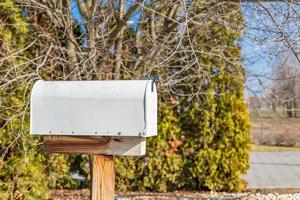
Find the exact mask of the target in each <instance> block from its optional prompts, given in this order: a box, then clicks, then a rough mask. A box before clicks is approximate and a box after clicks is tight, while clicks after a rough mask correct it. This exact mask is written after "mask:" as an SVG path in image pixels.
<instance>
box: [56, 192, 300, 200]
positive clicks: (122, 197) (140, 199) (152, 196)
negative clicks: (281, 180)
mask: <svg viewBox="0 0 300 200" xmlns="http://www.w3.org/2000/svg"><path fill="white" fill-rule="evenodd" d="M197 199H203V200H277V199H278V200H300V193H294V192H291V193H276V192H272V193H264V192H245V193H225V192H218V193H217V192H172V193H148V192H128V193H121V194H118V197H117V200H197ZM50 200H89V190H87V189H85V190H73V191H72V190H55V191H53V192H52V194H51V198H50Z"/></svg>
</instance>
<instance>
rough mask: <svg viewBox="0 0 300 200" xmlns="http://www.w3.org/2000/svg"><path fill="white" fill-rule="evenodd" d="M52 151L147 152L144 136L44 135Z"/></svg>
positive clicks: (134, 153)
mask: <svg viewBox="0 0 300 200" xmlns="http://www.w3.org/2000/svg"><path fill="white" fill-rule="evenodd" d="M43 139H44V146H45V148H46V150H47V151H49V152H51V153H78V154H82V153H84V154H101V155H122V156H141V155H144V154H145V153H146V138H143V137H102V136H99V137H87V136H55V135H53V136H43Z"/></svg>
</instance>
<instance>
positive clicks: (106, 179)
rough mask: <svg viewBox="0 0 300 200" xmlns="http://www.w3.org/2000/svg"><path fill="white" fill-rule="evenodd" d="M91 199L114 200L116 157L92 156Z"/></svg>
mask: <svg viewBox="0 0 300 200" xmlns="http://www.w3.org/2000/svg"><path fill="white" fill-rule="evenodd" d="M90 157H91V180H92V186H91V199H92V200H113V199H114V195H115V162H114V156H104V155H91V156H90Z"/></svg>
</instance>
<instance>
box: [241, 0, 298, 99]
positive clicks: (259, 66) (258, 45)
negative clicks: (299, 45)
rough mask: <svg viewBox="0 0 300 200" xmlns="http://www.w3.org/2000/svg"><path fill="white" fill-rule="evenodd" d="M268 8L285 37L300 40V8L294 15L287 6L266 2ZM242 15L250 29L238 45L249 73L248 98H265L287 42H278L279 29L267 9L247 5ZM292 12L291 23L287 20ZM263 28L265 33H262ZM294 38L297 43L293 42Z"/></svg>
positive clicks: (243, 7) (285, 4)
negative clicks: (265, 10)
mask: <svg viewBox="0 0 300 200" xmlns="http://www.w3.org/2000/svg"><path fill="white" fill-rule="evenodd" d="M263 5H264V6H265V7H266V8H268V9H269V11H270V12H271V14H272V15H273V17H274V19H275V20H276V24H279V25H280V27H282V29H283V31H284V34H286V35H288V37H289V38H291V39H292V42H295V41H297V38H299V30H300V29H299V26H296V24H297V23H298V22H300V16H299V13H300V12H299V11H300V6H293V8H294V10H295V12H293V11H291V10H290V7H289V4H287V3H280V2H279V3H278V2H277V3H274V2H273V3H264V4H263ZM242 12H243V14H244V19H245V21H246V24H247V26H248V28H247V29H246V32H245V35H244V36H243V37H242V38H241V39H240V41H239V43H240V45H241V47H242V54H243V57H244V58H245V61H244V62H243V65H244V66H245V68H246V70H247V75H248V80H247V83H246V94H245V95H246V96H253V95H264V94H265V93H266V91H267V90H268V87H269V86H270V84H272V80H271V79H270V78H271V77H270V76H271V75H272V72H273V71H274V70H275V68H276V65H278V64H279V58H278V57H279V56H278V52H279V50H282V49H286V48H287V47H286V46H284V45H286V44H285V43H284V42H278V41H277V40H274V38H279V36H280V34H278V31H277V30H278V29H277V28H276V25H275V24H274V22H273V21H272V20H271V18H270V17H269V16H268V15H266V13H265V12H264V10H263V9H262V8H260V7H259V6H257V4H255V3H247V4H244V5H243V6H242ZM288 13H289V15H290V16H289V17H290V18H291V19H290V20H288V21H287V20H286V16H287V14H288ZM262 29H264V30H262ZM293 39H294V40H293Z"/></svg>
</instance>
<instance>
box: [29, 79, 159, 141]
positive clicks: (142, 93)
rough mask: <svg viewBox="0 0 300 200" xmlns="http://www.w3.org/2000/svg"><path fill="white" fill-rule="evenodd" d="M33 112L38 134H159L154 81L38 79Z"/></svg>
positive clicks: (32, 124)
mask: <svg viewBox="0 0 300 200" xmlns="http://www.w3.org/2000/svg"><path fill="white" fill-rule="evenodd" d="M30 112H31V115H30V118H31V119H30V133H31V134H36V135H72V136H135V137H137V136H141V137H149V136H154V135H157V92H156V87H155V83H154V82H153V81H152V80H128V81H127V80H126V81H125V80H124V81H123V80H122V81H121V80H114V81H37V82H36V83H35V85H34V87H33V89H32V93H31V110H30Z"/></svg>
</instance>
